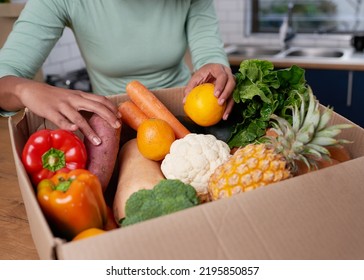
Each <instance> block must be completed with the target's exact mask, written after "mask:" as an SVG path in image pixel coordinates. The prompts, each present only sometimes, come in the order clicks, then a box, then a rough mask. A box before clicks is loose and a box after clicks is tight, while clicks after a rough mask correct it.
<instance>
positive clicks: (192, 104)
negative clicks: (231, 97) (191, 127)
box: [183, 83, 226, 126]
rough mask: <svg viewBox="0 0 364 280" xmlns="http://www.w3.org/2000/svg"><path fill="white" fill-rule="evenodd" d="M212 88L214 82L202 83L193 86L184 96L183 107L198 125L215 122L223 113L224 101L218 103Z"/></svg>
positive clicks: (207, 124) (213, 87) (209, 124)
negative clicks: (221, 103)
mask: <svg viewBox="0 0 364 280" xmlns="http://www.w3.org/2000/svg"><path fill="white" fill-rule="evenodd" d="M214 89H215V85H214V84H212V83H204V84H201V85H198V86H196V87H194V88H193V89H192V90H191V92H190V93H189V94H188V95H187V97H186V101H185V104H184V106H183V109H184V111H185V113H186V115H187V116H189V117H190V119H191V120H193V121H194V122H195V123H197V124H198V125H200V126H211V125H214V124H217V123H218V122H219V121H220V120H221V119H222V116H223V114H224V111H225V108H226V102H224V104H223V105H220V104H219V103H218V99H217V98H216V97H215V96H214Z"/></svg>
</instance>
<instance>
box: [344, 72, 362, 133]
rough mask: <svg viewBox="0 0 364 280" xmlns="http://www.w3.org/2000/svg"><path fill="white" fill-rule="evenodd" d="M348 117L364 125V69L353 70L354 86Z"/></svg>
mask: <svg viewBox="0 0 364 280" xmlns="http://www.w3.org/2000/svg"><path fill="white" fill-rule="evenodd" d="M350 103H351V106H350V107H349V108H350V110H349V112H348V118H349V119H350V120H352V121H353V122H355V123H356V124H358V125H360V126H361V127H364V71H354V72H353V87H352V96H351V100H350Z"/></svg>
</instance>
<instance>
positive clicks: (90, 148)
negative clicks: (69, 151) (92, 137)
mask: <svg viewBox="0 0 364 280" xmlns="http://www.w3.org/2000/svg"><path fill="white" fill-rule="evenodd" d="M89 124H90V126H91V128H92V129H93V130H94V131H95V132H96V133H97V135H98V136H99V137H100V138H101V141H102V142H101V144H100V145H98V146H95V145H94V144H92V143H91V141H89V140H88V139H86V138H85V140H84V143H85V146H86V150H87V156H88V158H87V164H86V168H87V169H88V170H89V171H90V172H92V173H93V174H95V175H96V176H97V177H98V178H99V180H100V183H101V186H102V190H103V191H104V192H105V190H106V188H107V186H108V184H109V182H110V179H111V176H112V174H113V171H114V168H115V163H116V159H117V154H118V151H119V144H120V132H121V128H119V129H115V128H113V127H112V126H110V125H109V124H108V123H107V122H106V121H105V120H104V119H103V118H101V117H100V116H99V115H97V114H93V115H92V116H91V117H90V119H89Z"/></svg>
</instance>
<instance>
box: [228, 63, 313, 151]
mask: <svg viewBox="0 0 364 280" xmlns="http://www.w3.org/2000/svg"><path fill="white" fill-rule="evenodd" d="M235 78H236V86H235V89H234V91H233V98H234V101H235V103H236V104H235V105H236V106H238V110H239V112H240V114H241V119H242V121H241V122H239V123H237V124H236V125H235V127H234V130H233V132H232V135H231V137H230V138H229V139H228V144H229V146H230V147H240V146H245V145H247V144H249V143H253V142H256V141H259V138H260V137H261V136H263V135H264V134H265V131H266V129H267V128H268V127H269V120H270V116H271V115H272V114H273V113H274V114H276V115H278V116H280V117H283V118H285V119H287V120H288V121H290V122H291V121H292V110H291V108H292V107H293V106H294V105H298V106H299V104H300V103H301V98H300V97H299V95H298V94H297V93H300V94H302V95H303V96H304V98H305V100H308V91H307V89H308V86H307V84H306V80H305V70H304V69H302V68H300V67H298V66H296V65H293V66H291V67H290V68H285V69H278V70H276V69H275V68H274V65H273V63H272V62H270V61H267V60H259V59H249V60H244V61H242V62H241V64H240V68H239V72H237V73H235Z"/></svg>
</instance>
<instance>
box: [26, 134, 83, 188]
mask: <svg viewBox="0 0 364 280" xmlns="http://www.w3.org/2000/svg"><path fill="white" fill-rule="evenodd" d="M86 161H87V151H86V147H85V145H84V143H83V142H82V140H81V139H80V138H79V137H78V136H77V135H76V134H74V133H72V132H70V131H67V130H63V129H57V130H50V129H42V130H39V131H37V132H35V133H33V134H32V135H31V136H30V137H29V139H28V141H27V142H26V144H25V146H24V148H23V152H22V162H23V164H24V167H25V170H26V171H27V173H28V175H29V176H30V178H31V181H32V183H33V184H34V186H37V185H38V183H39V182H40V181H41V180H43V179H49V178H51V177H52V176H53V175H54V174H55V173H57V172H60V171H62V172H68V171H70V170H73V169H79V168H81V169H82V168H85V166H86Z"/></svg>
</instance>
